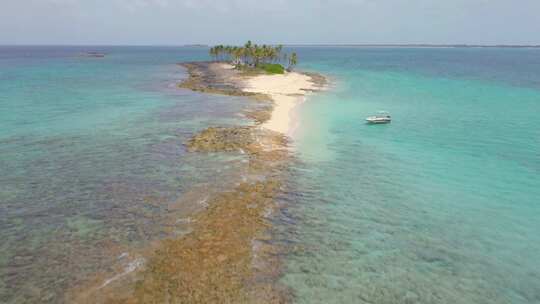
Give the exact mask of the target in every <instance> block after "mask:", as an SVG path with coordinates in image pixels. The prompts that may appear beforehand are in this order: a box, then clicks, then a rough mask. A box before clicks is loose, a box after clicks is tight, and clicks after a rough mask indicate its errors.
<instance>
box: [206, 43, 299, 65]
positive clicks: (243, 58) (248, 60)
mask: <svg viewBox="0 0 540 304" xmlns="http://www.w3.org/2000/svg"><path fill="white" fill-rule="evenodd" d="M210 56H211V57H212V58H213V59H214V60H215V61H229V62H232V63H233V64H234V65H235V66H236V67H237V68H241V67H245V66H249V67H258V66H260V65H263V64H268V63H274V64H277V63H281V62H287V63H288V64H289V66H288V69H289V70H291V69H292V68H293V67H294V66H295V65H296V64H297V63H298V56H297V55H296V53H292V54H291V55H290V56H289V55H288V54H287V53H283V46H282V45H278V46H271V45H257V44H253V43H251V41H248V42H246V44H244V46H230V45H216V46H214V47H212V48H210Z"/></svg>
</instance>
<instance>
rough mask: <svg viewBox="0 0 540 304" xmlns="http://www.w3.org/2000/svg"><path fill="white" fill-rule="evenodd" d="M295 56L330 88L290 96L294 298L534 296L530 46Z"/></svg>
mask: <svg viewBox="0 0 540 304" xmlns="http://www.w3.org/2000/svg"><path fill="white" fill-rule="evenodd" d="M299 55H300V57H301V58H302V59H303V66H302V67H304V68H306V69H312V70H316V71H319V72H321V73H323V74H325V75H327V76H330V77H331V78H332V79H333V87H332V88H331V89H330V90H328V91H327V92H325V93H322V94H319V95H315V96H313V97H312V98H310V99H309V101H308V102H306V103H305V104H303V105H302V107H301V108H300V109H299V117H300V118H301V127H300V130H299V131H298V132H297V135H296V140H295V143H294V145H295V147H296V151H297V154H298V157H299V161H298V163H297V164H296V165H295V168H293V169H292V170H291V171H292V172H291V174H292V178H291V180H292V181H294V182H292V183H291V184H292V186H291V187H292V188H291V190H290V192H291V197H290V198H289V199H290V201H288V202H287V205H288V206H290V207H289V208H287V209H286V211H285V212H284V217H285V218H286V219H287V220H285V221H284V222H285V223H288V224H286V225H284V228H282V229H281V230H280V237H281V240H283V241H284V242H286V243H291V242H292V244H293V245H292V247H293V248H294V249H292V250H291V252H290V253H289V254H288V256H287V257H286V261H287V263H286V264H287V270H286V272H285V275H284V277H283V279H282V282H283V283H284V284H286V285H288V286H290V287H292V289H293V291H294V292H295V294H296V299H297V303H540V263H538V261H540V233H539V232H540V221H539V220H538V219H539V217H540V119H539V117H538V113H540V50H539V49H504V48H436V49H433V48H399V49H395V48H394V49H393V48H354V47H352V48H345V47H340V48H321V49H300V50H299ZM379 110H384V111H389V112H390V113H391V115H392V118H393V120H392V123H391V124H388V125H367V124H365V123H364V119H365V117H367V116H370V115H372V114H374V113H376V112H377V111H379Z"/></svg>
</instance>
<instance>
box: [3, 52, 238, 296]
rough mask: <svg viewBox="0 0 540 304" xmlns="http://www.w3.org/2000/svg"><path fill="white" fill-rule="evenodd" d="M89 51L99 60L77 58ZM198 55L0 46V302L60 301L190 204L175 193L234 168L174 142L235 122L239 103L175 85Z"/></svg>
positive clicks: (225, 159) (231, 162)
mask: <svg viewBox="0 0 540 304" xmlns="http://www.w3.org/2000/svg"><path fill="white" fill-rule="evenodd" d="M94 50H97V51H101V52H105V53H107V56H106V57H105V58H87V57H81V56H80V53H83V52H85V51H94ZM206 53H207V52H206V50H205V49H201V48H138V47H116V48H111V47H90V48H88V47H87V48H83V47H80V48H76V47H1V48H0V172H1V174H0V215H1V216H0V238H1V239H2V242H0V302H1V303H59V302H62V300H63V295H64V293H65V291H66V290H69V288H71V287H73V286H77V285H78V284H81V283H84V282H85V281H86V280H88V278H91V276H92V275H94V274H95V273H97V272H105V273H107V272H109V271H111V270H112V269H113V267H115V265H116V264H118V262H119V261H118V257H119V256H125V254H124V255H122V253H124V252H127V253H130V252H131V251H132V250H133V249H137V248H138V247H141V246H144V245H145V244H147V242H148V241H151V240H155V239H158V238H161V237H164V236H168V235H170V234H169V233H170V232H169V231H170V230H171V227H170V226H168V223H169V219H170V218H171V217H177V218H182V217H183V216H186V215H185V214H186V212H187V211H189V210H190V208H191V207H190V205H189V204H185V205H186V206H185V208H184V209H185V210H184V209H182V208H178V207H176V208H175V209H174V210H170V208H169V206H170V204H173V203H175V202H176V201H177V200H178V199H181V198H182V197H183V194H185V193H186V192H187V191H190V190H191V189H193V187H197V186H199V187H200V186H201V185H205V184H212V185H214V186H217V185H220V182H219V181H220V179H221V178H222V177H223V176H225V175H227V174H228V173H227V172H228V171H231V170H236V169H235V168H237V167H238V166H240V159H239V158H238V157H236V156H234V155H232V156H225V155H219V154H213V155H198V154H190V153H186V151H185V149H184V146H183V143H184V142H185V141H186V140H187V139H188V138H190V137H191V135H192V134H194V133H195V132H197V131H199V130H201V129H203V128H205V127H207V126H209V125H230V124H239V123H245V120H244V119H243V118H241V117H239V116H238V113H239V112H240V111H241V110H242V109H243V108H245V106H246V103H245V101H244V100H242V99H240V98H231V97H225V96H211V95H202V94H194V93H192V92H190V91H187V90H181V89H178V88H176V87H175V85H176V84H177V83H178V82H179V81H180V79H182V78H184V77H185V76H186V75H185V72H184V70H183V69H182V68H180V67H178V66H177V65H176V63H177V62H181V61H186V60H201V59H206V57H207V55H206ZM188 203H192V204H193V203H196V202H188ZM172 228H173V230H174V227H172ZM180 232H181V231H180ZM122 263H123V262H122ZM113 274H114V272H112V273H111V276H112V275H113Z"/></svg>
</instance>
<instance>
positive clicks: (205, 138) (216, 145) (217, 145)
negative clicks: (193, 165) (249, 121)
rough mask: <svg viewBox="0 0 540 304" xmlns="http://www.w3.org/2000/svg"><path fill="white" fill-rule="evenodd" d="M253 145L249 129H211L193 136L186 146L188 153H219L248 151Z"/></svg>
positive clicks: (253, 141)
mask: <svg viewBox="0 0 540 304" xmlns="http://www.w3.org/2000/svg"><path fill="white" fill-rule="evenodd" d="M254 143H255V140H254V136H253V134H252V128H250V127H233V128H219V127H211V128H208V129H206V130H204V131H202V132H201V133H199V134H197V135H195V136H194V137H193V138H192V139H191V140H190V141H189V142H188V143H187V146H188V149H189V150H190V151H201V152H219V151H239V150H245V149H249V147H250V146H251V145H253V144H254Z"/></svg>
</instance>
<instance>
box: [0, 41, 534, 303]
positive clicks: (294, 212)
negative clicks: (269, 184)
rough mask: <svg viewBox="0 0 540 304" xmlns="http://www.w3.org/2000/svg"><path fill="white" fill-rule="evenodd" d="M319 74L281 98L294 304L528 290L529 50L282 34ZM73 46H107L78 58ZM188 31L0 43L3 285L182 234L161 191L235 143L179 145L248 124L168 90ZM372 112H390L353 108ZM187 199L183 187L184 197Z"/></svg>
mask: <svg viewBox="0 0 540 304" xmlns="http://www.w3.org/2000/svg"><path fill="white" fill-rule="evenodd" d="M295 50H296V51H297V52H298V55H299V59H300V65H299V68H300V69H305V70H309V71H314V72H319V73H322V74H324V75H326V76H328V77H329V78H330V79H331V84H330V88H329V89H328V90H327V91H325V92H322V93H317V94H314V95H312V96H310V97H309V98H308V100H307V101H306V102H305V103H303V104H302V105H301V106H300V107H298V109H297V117H298V119H299V120H300V126H299V128H298V129H297V130H296V133H295V134H294V138H293V141H292V151H293V154H294V156H295V160H294V162H293V164H292V165H291V167H290V169H289V170H288V181H289V182H288V184H287V186H286V187H285V189H284V193H283V195H282V196H280V200H281V206H283V208H282V209H281V211H280V214H278V215H277V218H276V220H275V225H274V236H275V242H276V243H277V244H279V245H284V246H283V248H287V250H286V252H285V253H284V254H283V257H282V260H283V262H284V270H283V271H284V272H283V275H282V277H281V279H280V283H282V284H283V285H285V286H287V287H288V288H289V289H290V290H291V291H292V293H293V294H294V301H295V302H297V303H540V264H539V263H538V261H539V260H540V234H539V233H538V232H539V231H540V221H538V217H539V216H540V200H539V199H538V198H539V197H540V177H539V173H540V119H539V118H538V116H537V115H538V113H539V112H540V50H539V49H526V48H525V49H508V48H361V47H298V48H295ZM87 51H99V52H104V53H106V56H105V57H104V58H88V57H84V56H80V54H81V53H84V52H87ZM207 59H208V55H207V49H205V48H198V47H97V46H96V47H0V172H1V174H0V238H1V239H2V242H1V243H0V302H2V303H25V302H42V303H58V302H62V300H63V294H64V293H65V292H66V291H67V290H69V289H70V288H72V287H74V286H77V285H78V284H80V283H83V282H85V280H87V279H88V277H91V276H92V275H93V274H95V273H99V272H107V271H109V270H110V269H111V268H114V267H115V265H117V264H118V263H119V262H118V260H119V259H121V258H122V257H123V256H124V255H125V253H126V252H131V251H130V250H132V249H133V248H140V247H145V246H148V244H150V243H151V242H152V241H154V240H156V239H161V238H165V237H171V236H173V237H174V236H175V235H182V233H184V232H183V231H172V232H171V231H170V229H167V228H168V227H167V224H168V223H169V218H170V217H171V216H174V217H178V218H182V216H183V214H187V213H188V212H189V210H190V207H189V206H186V210H175V212H176V213H175V214H173V215H171V210H170V209H168V208H167V207H166V206H167V204H168V203H170V202H173V201H177V200H179V199H182V198H183V197H185V196H186V195H188V194H189V193H190V191H191V190H192V189H194V188H197V187H201V188H204V187H213V188H219V187H220V186H223V187H226V185H225V184H226V183H225V182H224V180H227V178H228V177H229V176H231V175H232V174H234V173H233V172H234V171H236V170H238V168H240V167H241V166H242V156H239V155H230V154H225V153H215V154H199V153H188V152H187V151H186V150H185V147H184V146H183V143H184V142H185V141H186V140H188V139H189V138H190V137H191V136H192V135H193V134H195V133H196V132H198V131H200V130H202V129H204V128H206V127H208V126H214V125H220V126H227V125H237V124H247V123H248V120H247V119H246V118H244V117H243V116H242V115H239V113H240V112H242V110H243V109H245V108H246V107H247V106H249V105H248V103H246V102H245V100H244V99H243V98H240V97H229V96H218V95H205V94H198V93H193V92H190V91H187V90H181V89H178V88H177V87H176V84H177V83H178V82H179V81H180V80H181V79H183V78H185V77H186V75H185V71H184V70H183V69H182V68H179V67H178V66H177V65H176V63H177V62H182V61H193V60H207ZM379 110H385V111H389V112H390V113H391V114H392V117H393V121H392V123H391V124H388V125H375V126H372V125H366V124H365V123H364V119H365V117H367V116H369V115H371V114H373V113H375V112H376V111H379ZM189 204H193V202H189V201H188V202H186V205H189Z"/></svg>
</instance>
